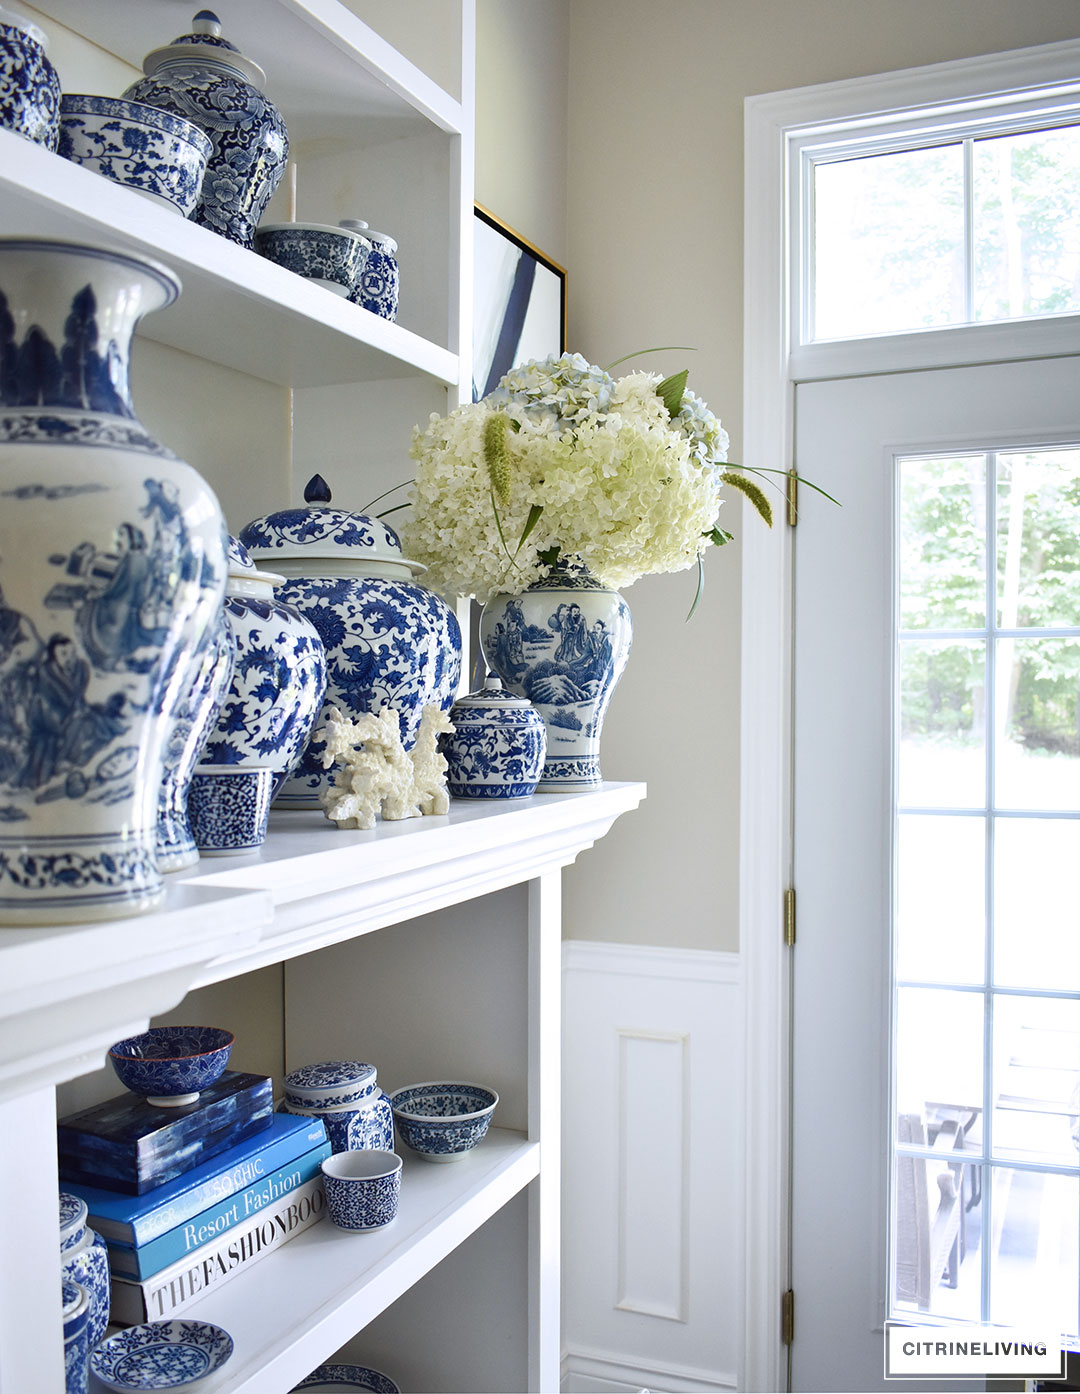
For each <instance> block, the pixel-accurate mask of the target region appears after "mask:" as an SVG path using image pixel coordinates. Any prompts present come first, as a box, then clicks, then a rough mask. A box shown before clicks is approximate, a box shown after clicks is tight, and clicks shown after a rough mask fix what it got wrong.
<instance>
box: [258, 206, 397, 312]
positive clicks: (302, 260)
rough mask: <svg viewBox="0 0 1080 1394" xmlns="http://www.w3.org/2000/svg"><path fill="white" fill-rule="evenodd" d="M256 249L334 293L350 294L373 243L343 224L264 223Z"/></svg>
mask: <svg viewBox="0 0 1080 1394" xmlns="http://www.w3.org/2000/svg"><path fill="white" fill-rule="evenodd" d="M255 250H256V251H257V252H258V253H259V255H260V256H264V257H266V259H267V260H268V261H273V262H276V263H277V265H278V266H284V267H285V269H286V270H287V271H292V272H293V273H294V274H295V275H297V276H303V277H304V278H305V279H306V280H309V281H314V282H315V284H316V285H320V286H322V287H323V288H324V289H325V290H329V291H333V293H334V294H335V295H348V294H349V292H350V291H351V290H352V288H353V286H354V285H355V284H356V282H357V281H358V280H359V278H360V276H361V274H362V272H363V270H364V267H365V266H366V265H367V259H368V254H369V252H370V251H371V243H370V242H369V241H368V240H367V238H366V237H362V236H361V235H360V233H359V232H353V231H352V230H350V229H348V228H344V227H326V226H324V225H323V224H321V223H264V224H263V225H262V227H260V228H259V230H258V232H256V234H255Z"/></svg>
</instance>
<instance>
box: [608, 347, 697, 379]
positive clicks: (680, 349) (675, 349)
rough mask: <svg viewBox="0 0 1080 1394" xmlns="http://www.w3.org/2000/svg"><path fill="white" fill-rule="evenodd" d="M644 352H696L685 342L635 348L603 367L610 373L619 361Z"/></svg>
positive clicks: (627, 359) (625, 361)
mask: <svg viewBox="0 0 1080 1394" xmlns="http://www.w3.org/2000/svg"><path fill="white" fill-rule="evenodd" d="M646 353H697V349H696V348H693V347H691V348H687V347H686V345H685V344H666V345H665V346H664V347H663V348H650V349H635V350H634V352H633V353H624V354H623V356H622V357H621V358H616V360H615V362H614V363H609V364H608V365H607V367H606V368H605V369H604V371H605V372H607V373H610V372H611V370H612V368H617V367H618V366H619V364H620V363H629V361H630V359H631V358H641V357H642V355H643V354H646Z"/></svg>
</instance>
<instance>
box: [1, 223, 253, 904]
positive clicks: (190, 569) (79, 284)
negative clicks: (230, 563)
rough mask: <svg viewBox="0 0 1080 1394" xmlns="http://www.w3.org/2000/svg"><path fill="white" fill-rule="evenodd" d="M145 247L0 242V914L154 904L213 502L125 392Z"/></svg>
mask: <svg viewBox="0 0 1080 1394" xmlns="http://www.w3.org/2000/svg"><path fill="white" fill-rule="evenodd" d="M178 290H179V286H178V284H177V282H176V280H175V278H174V277H173V276H172V275H171V273H170V272H168V271H166V270H165V268H164V267H162V266H159V265H158V264H157V263H156V262H151V261H148V260H146V259H144V258H142V257H136V256H131V255H128V254H126V253H122V252H114V251H106V250H104V249H102V248H98V247H85V246H79V245H74V244H69V243H62V242H39V241H33V240H29V239H25V240H20V239H0V498H2V499H3V507H2V508H0V713H2V715H0V823H2V824H3V827H2V829H0V923H5V924H39V923H40V924H54V923H62V922H70V921H81V920H88V919H101V918H113V917H115V916H117V915H128V914H135V913H139V912H141V911H143V910H146V909H149V908H151V907H152V906H153V905H155V904H156V903H157V901H158V899H159V898H160V896H161V892H162V881H161V873H160V871H159V870H158V867H157V862H156V850H155V844H156V837H157V825H158V805H159V796H160V789H161V781H162V761H163V752H164V751H165V749H166V748H167V746H168V742H169V737H170V732H171V725H172V721H173V719H174V713H175V712H176V711H177V708H178V704H179V702H180V700H181V697H182V694H183V693H184V692H186V691H187V690H189V688H190V686H191V683H192V678H193V672H194V667H195V665H196V664H197V663H198V662H199V661H200V655H201V653H202V648H203V644H204V642H205V640H206V636H207V633H208V631H209V630H210V628H211V627H212V625H213V624H214V623H215V621H216V620H217V617H218V616H219V615H220V612H221V605H222V599H223V596H224V591H225V537H226V533H225V528H224V519H223V517H222V514H221V509H220V507H219V506H218V503H217V500H216V499H215V497H214V495H213V493H212V492H211V491H210V489H209V488H208V487H207V485H206V484H205V482H204V481H203V480H202V479H201V477H200V476H199V475H198V474H197V473H196V472H195V470H193V469H192V468H191V467H190V466H189V465H185V464H183V463H182V462H181V461H179V460H177V459H176V458H175V456H173V455H172V454H171V452H169V451H167V450H166V449H165V448H164V447H163V446H161V445H158V444H157V443H156V442H154V441H153V440H151V438H150V437H149V436H148V435H147V433H146V431H145V429H144V427H143V426H142V425H141V424H140V423H139V421H138V420H137V419H136V417H135V412H134V408H133V406H132V403H131V398H130V394H129V391H128V381H127V379H128V361H129V353H130V340H131V334H132V331H133V330H134V327H135V324H136V322H137V320H138V319H139V317H140V316H141V315H142V314H143V313H145V312H147V311H149V310H152V309H156V308H158V307H160V306H163V305H167V304H169V303H170V302H171V301H172V300H173V299H175V297H176V295H177V293H178Z"/></svg>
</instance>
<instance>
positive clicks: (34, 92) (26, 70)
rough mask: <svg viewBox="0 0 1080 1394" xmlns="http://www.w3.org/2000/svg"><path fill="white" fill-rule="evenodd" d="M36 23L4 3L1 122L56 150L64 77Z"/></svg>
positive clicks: (0, 34)
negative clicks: (58, 74)
mask: <svg viewBox="0 0 1080 1394" xmlns="http://www.w3.org/2000/svg"><path fill="white" fill-rule="evenodd" d="M46 47H47V40H46V38H45V34H44V33H43V31H42V30H41V29H39V28H38V26H37V25H36V24H32V23H31V22H30V20H28V19H24V18H23V16H22V15H20V14H15V13H14V11H12V10H8V9H6V8H5V7H4V6H3V5H0V126H6V127H7V129H8V130H9V131H14V132H15V134H16V135H19V136H23V137H24V138H25V139H26V140H32V141H34V143H35V144H37V145H44V147H45V149H46V150H55V149H56V142H57V138H58V136H59V133H60V95H61V94H60V79H59V78H58V77H57V75H56V69H55V68H54V67H53V65H52V64H51V63H50V62H49V60H48V58H47V57H46V54H45V50H46Z"/></svg>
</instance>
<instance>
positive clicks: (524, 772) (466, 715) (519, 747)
mask: <svg viewBox="0 0 1080 1394" xmlns="http://www.w3.org/2000/svg"><path fill="white" fill-rule="evenodd" d="M450 720H451V721H452V722H453V723H454V730H453V732H452V734H450V735H443V736H440V737H439V749H440V750H441V751H442V753H443V755H445V756H446V766H447V769H446V787H447V788H448V789H449V791H450V793H451V794H452V795H453V796H454V798H456V799H524V798H528V796H529V795H530V794H532V793H535V791H536V785H537V783H538V781H539V779H540V774H541V771H542V770H543V768H544V754H545V752H546V750H547V735H546V731H545V728H544V721H543V718H542V717H541V715H540V713H539V712H538V711H537V710H536V708H535V707H534V706H533V705H532V703H531V702H527V701H526V700H525V698H524V697H515V696H514V694H513V693H512V692H507V691H506V689H505V688H504V687H503V685H502V680H501V678H497V677H495V676H494V675H493V674H490V673H489V674H488V676H487V677H486V678H485V680H484V686H483V687H482V688H481V689H480V691H479V692H470V693H469V694H468V696H466V697H459V698H458V699H457V701H456V702H455V703H454V705H453V706H452V707H451V708H450Z"/></svg>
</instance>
